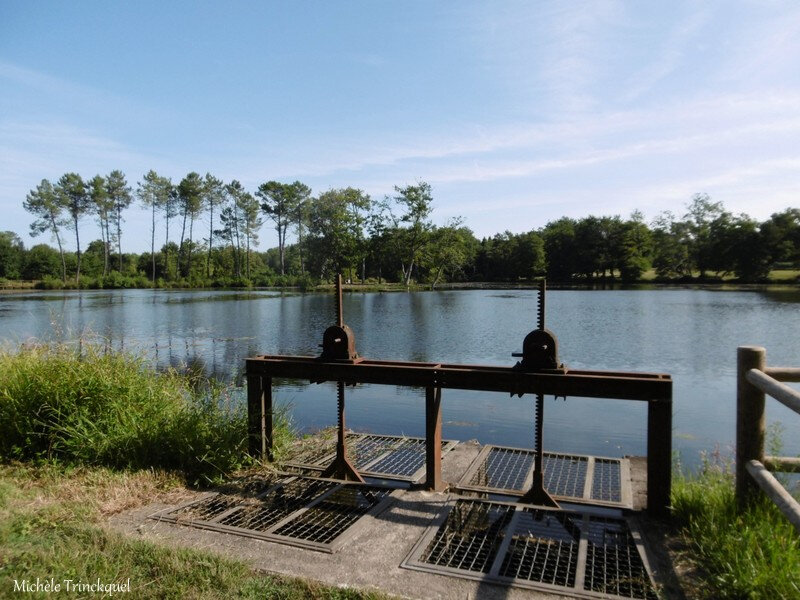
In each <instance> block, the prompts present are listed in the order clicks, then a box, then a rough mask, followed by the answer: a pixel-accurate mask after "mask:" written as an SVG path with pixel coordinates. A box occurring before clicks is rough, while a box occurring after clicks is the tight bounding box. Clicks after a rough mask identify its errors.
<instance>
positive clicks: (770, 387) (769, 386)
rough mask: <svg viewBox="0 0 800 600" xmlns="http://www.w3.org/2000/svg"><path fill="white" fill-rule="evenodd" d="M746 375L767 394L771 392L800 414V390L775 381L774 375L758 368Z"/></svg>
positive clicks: (782, 402)
mask: <svg viewBox="0 0 800 600" xmlns="http://www.w3.org/2000/svg"><path fill="white" fill-rule="evenodd" d="M746 377H747V381H749V382H750V383H751V384H753V385H754V386H755V387H757V388H758V389H759V390H761V391H762V392H764V393H765V394H769V395H770V396H772V397H773V398H775V400H777V401H778V402H780V403H781V404H783V405H785V406H788V407H789V408H791V409H792V410H793V411H794V412H796V413H798V414H800V392H798V391H797V390H794V389H792V388H790V387H789V386H788V385H786V384H785V383H781V382H780V381H775V380H774V379H773V378H772V377H770V376H769V375H767V374H766V373H764V372H763V371H759V370H758V369H750V370H749V371H748V372H747V375H746Z"/></svg>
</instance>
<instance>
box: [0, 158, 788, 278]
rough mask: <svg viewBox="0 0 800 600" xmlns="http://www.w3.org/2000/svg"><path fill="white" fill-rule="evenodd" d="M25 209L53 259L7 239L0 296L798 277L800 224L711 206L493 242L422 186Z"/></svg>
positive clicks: (39, 192) (154, 189) (98, 201)
mask: <svg viewBox="0 0 800 600" xmlns="http://www.w3.org/2000/svg"><path fill="white" fill-rule="evenodd" d="M23 206H24V208H25V210H26V211H27V212H29V213H30V214H31V217H32V219H33V220H32V222H31V224H30V235H31V236H32V237H33V238H37V237H39V236H46V237H49V242H50V243H49V244H47V243H39V244H35V245H32V246H30V247H29V246H28V245H26V244H25V243H24V242H23V240H22V239H21V238H20V237H19V235H17V234H16V233H14V232H9V231H6V232H0V282H2V283H3V284H6V285H8V284H13V282H15V281H17V282H22V281H25V282H29V283H30V284H31V285H34V286H35V287H39V288H45V289H47V288H73V287H74V288H121V287H151V286H155V287H250V286H300V287H303V288H307V287H311V286H314V285H317V284H319V283H324V282H329V281H330V280H332V278H333V276H334V275H335V274H336V273H343V274H344V276H345V277H346V278H347V279H348V280H350V281H351V282H352V283H357V282H360V283H366V282H369V283H378V284H382V283H397V284H403V285H406V286H410V285H426V286H431V287H435V286H437V285H439V284H440V283H443V282H524V281H529V280H531V279H534V278H537V277H541V276H546V277H547V278H548V279H549V280H551V281H554V282H577V283H580V282H597V281H602V282H606V281H611V282H613V281H621V282H637V281H642V280H643V279H646V280H655V281H665V282H670V281H681V282H682V281H699V282H705V281H711V282H713V281H718V280H722V279H725V280H729V279H733V280H737V281H739V282H763V281H767V280H768V279H769V278H770V277H772V276H774V274H775V273H783V274H784V275H783V276H782V277H780V278H781V279H783V280H791V281H796V280H797V272H795V271H793V270H792V269H796V268H797V267H798V266H800V209H796V208H787V209H786V210H784V211H782V212H779V213H775V214H773V215H772V216H770V218H769V219H767V220H765V221H763V222H759V221H756V220H754V219H752V218H750V217H749V216H748V215H746V214H738V215H736V214H732V213H730V212H729V211H727V210H726V209H725V207H724V205H723V204H722V202H717V201H714V200H712V198H710V197H709V196H708V195H707V194H696V195H695V196H694V197H692V198H691V199H689V200H688V202H687V203H686V204H685V210H686V212H685V213H684V214H682V215H675V214H673V213H671V212H668V211H666V212H663V213H661V214H660V215H658V216H657V217H656V218H655V219H654V220H653V221H652V222H650V223H647V222H646V221H645V219H644V217H643V215H642V214H641V213H640V212H638V211H636V212H634V213H633V214H631V215H630V216H628V217H621V216H618V215H617V216H594V215H592V216H587V217H583V218H580V219H573V218H568V217H563V218H560V219H558V220H555V221H551V222H549V223H547V224H546V225H544V226H543V227H541V228H539V229H531V230H530V231H528V232H527V233H511V232H508V231H506V232H504V233H498V234H496V235H494V236H492V237H488V238H483V239H477V238H476V237H475V235H474V234H473V233H472V231H471V230H470V229H469V227H467V226H466V224H465V223H464V220H463V219H461V218H454V219H451V220H450V221H449V222H447V223H446V224H444V225H434V223H433V218H432V217H433V210H434V198H433V191H432V188H431V186H430V185H429V184H428V183H425V182H418V183H417V184H415V185H408V186H405V187H395V194H394V195H392V196H387V197H385V198H382V199H379V200H376V199H373V198H371V197H370V196H369V195H368V194H366V193H364V192H363V191H362V190H360V189H356V188H352V187H348V188H343V189H330V190H327V191H325V192H321V193H319V194H317V195H312V190H311V188H310V187H308V186H307V185H305V184H303V183H301V182H299V181H295V182H293V183H281V182H277V181H268V182H266V183H263V184H261V185H259V186H258V188H257V189H256V190H255V191H254V192H252V193H251V192H250V191H248V190H246V189H245V188H244V187H243V186H242V184H241V183H239V182H238V181H235V180H234V181H231V182H230V183H225V182H223V181H221V180H219V179H217V178H216V177H214V176H213V175H211V174H206V175H205V176H201V175H199V174H198V173H194V172H192V173H189V174H188V175H186V176H185V177H184V178H183V179H181V180H180V182H178V183H177V184H175V183H173V182H172V181H171V180H170V179H169V178H167V177H164V176H161V175H159V174H158V173H156V172H154V171H150V172H148V173H147V174H146V175H145V176H144V177H143V178H142V180H141V181H140V182H138V183H137V184H136V185H135V188H134V187H133V186H132V185H130V184H129V183H128V182H127V180H126V178H125V175H124V174H123V173H122V172H121V171H118V170H115V171H112V172H111V173H109V174H108V175H107V176H105V177H103V176H100V175H97V176H95V177H93V178H92V179H88V180H87V179H84V178H83V177H81V176H80V175H78V174H77V173H67V174H65V175H63V176H62V177H61V178H60V179H59V180H58V181H57V182H55V183H51V182H50V181H48V180H46V179H45V180H42V182H41V183H40V184H39V185H37V186H36V187H35V188H34V189H32V190H31V191H30V192H29V193H28V195H27V196H26V198H25V200H24V202H23ZM135 208H138V209H139V210H145V211H147V215H148V220H149V221H150V223H151V227H150V231H149V232H148V233H149V240H148V241H149V242H150V252H143V253H141V254H137V253H131V252H125V244H126V242H128V239H129V238H128V236H129V233H128V232H126V231H125V216H126V214H128V211H131V210H134V209H135ZM264 227H271V228H274V231H275V232H276V233H277V239H278V246H277V247H275V248H270V249H266V250H259V237H260V234H261V231H262V230H263V228H264ZM130 235H133V234H130ZM156 238H158V239H159V240H160V241H161V240H163V243H161V244H160V247H156ZM87 240H88V243H87ZM53 244H54V245H53ZM66 245H69V247H70V249H69V250H67V249H66V248H65V246H66ZM73 248H74V249H73ZM771 274H772V275H771Z"/></svg>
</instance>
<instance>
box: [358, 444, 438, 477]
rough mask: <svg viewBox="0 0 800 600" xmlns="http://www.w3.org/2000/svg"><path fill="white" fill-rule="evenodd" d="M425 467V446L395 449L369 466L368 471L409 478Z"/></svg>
mask: <svg viewBox="0 0 800 600" xmlns="http://www.w3.org/2000/svg"><path fill="white" fill-rule="evenodd" d="M424 466H425V445H424V444H423V446H422V448H396V449H394V450H392V452H390V453H389V454H388V455H387V456H384V457H383V458H381V459H379V460H378V461H376V462H375V463H374V464H371V465H370V466H369V471H371V472H377V473H391V474H392V475H402V476H405V477H410V476H411V475H413V474H414V473H416V472H417V471H418V470H419V469H421V468H422V467H424Z"/></svg>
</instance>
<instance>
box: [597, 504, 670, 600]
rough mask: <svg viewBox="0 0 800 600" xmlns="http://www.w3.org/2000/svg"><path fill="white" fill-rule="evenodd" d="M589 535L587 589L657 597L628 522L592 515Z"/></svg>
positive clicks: (612, 593)
mask: <svg viewBox="0 0 800 600" xmlns="http://www.w3.org/2000/svg"><path fill="white" fill-rule="evenodd" d="M586 537H587V538H588V542H589V543H588V545H587V552H586V575H585V577H584V589H586V590H591V591H593V592H598V593H601V594H611V595H615V596H621V597H623V598H645V599H646V600H651V599H652V600H657V599H658V594H657V593H656V590H655V588H654V587H653V584H652V582H651V581H650V577H649V575H648V573H647V569H646V568H645V565H644V562H642V558H641V556H639V552H638V550H637V547H636V543H635V542H634V539H633V536H632V535H631V532H630V529H629V528H628V527H627V524H626V523H625V521H622V520H620V519H607V518H599V517H591V518H590V519H589V527H588V533H587V536H586Z"/></svg>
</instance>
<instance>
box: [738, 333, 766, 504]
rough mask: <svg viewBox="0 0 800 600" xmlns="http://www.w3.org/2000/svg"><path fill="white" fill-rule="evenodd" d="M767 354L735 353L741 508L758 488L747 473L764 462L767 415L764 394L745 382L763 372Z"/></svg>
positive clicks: (744, 349)
mask: <svg viewBox="0 0 800 600" xmlns="http://www.w3.org/2000/svg"><path fill="white" fill-rule="evenodd" d="M766 365H767V351H766V350H765V349H764V348H762V347H761V346H740V347H739V348H737V350H736V500H737V502H738V503H739V506H740V507H744V506H745V505H746V504H747V503H748V502H749V501H750V500H751V499H752V498H753V497H754V496H755V495H756V494H757V493H758V486H757V484H756V482H755V481H754V480H753V479H752V477H750V474H749V473H748V472H747V463H748V461H751V460H757V461H759V462H760V463H763V462H764V438H765V436H766V414H765V410H764V408H765V395H764V392H762V391H761V390H759V389H758V388H757V387H755V386H754V385H753V384H752V383H750V382H749V381H747V372H748V371H749V370H750V369H758V370H759V371H763V370H764V369H765V368H766Z"/></svg>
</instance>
